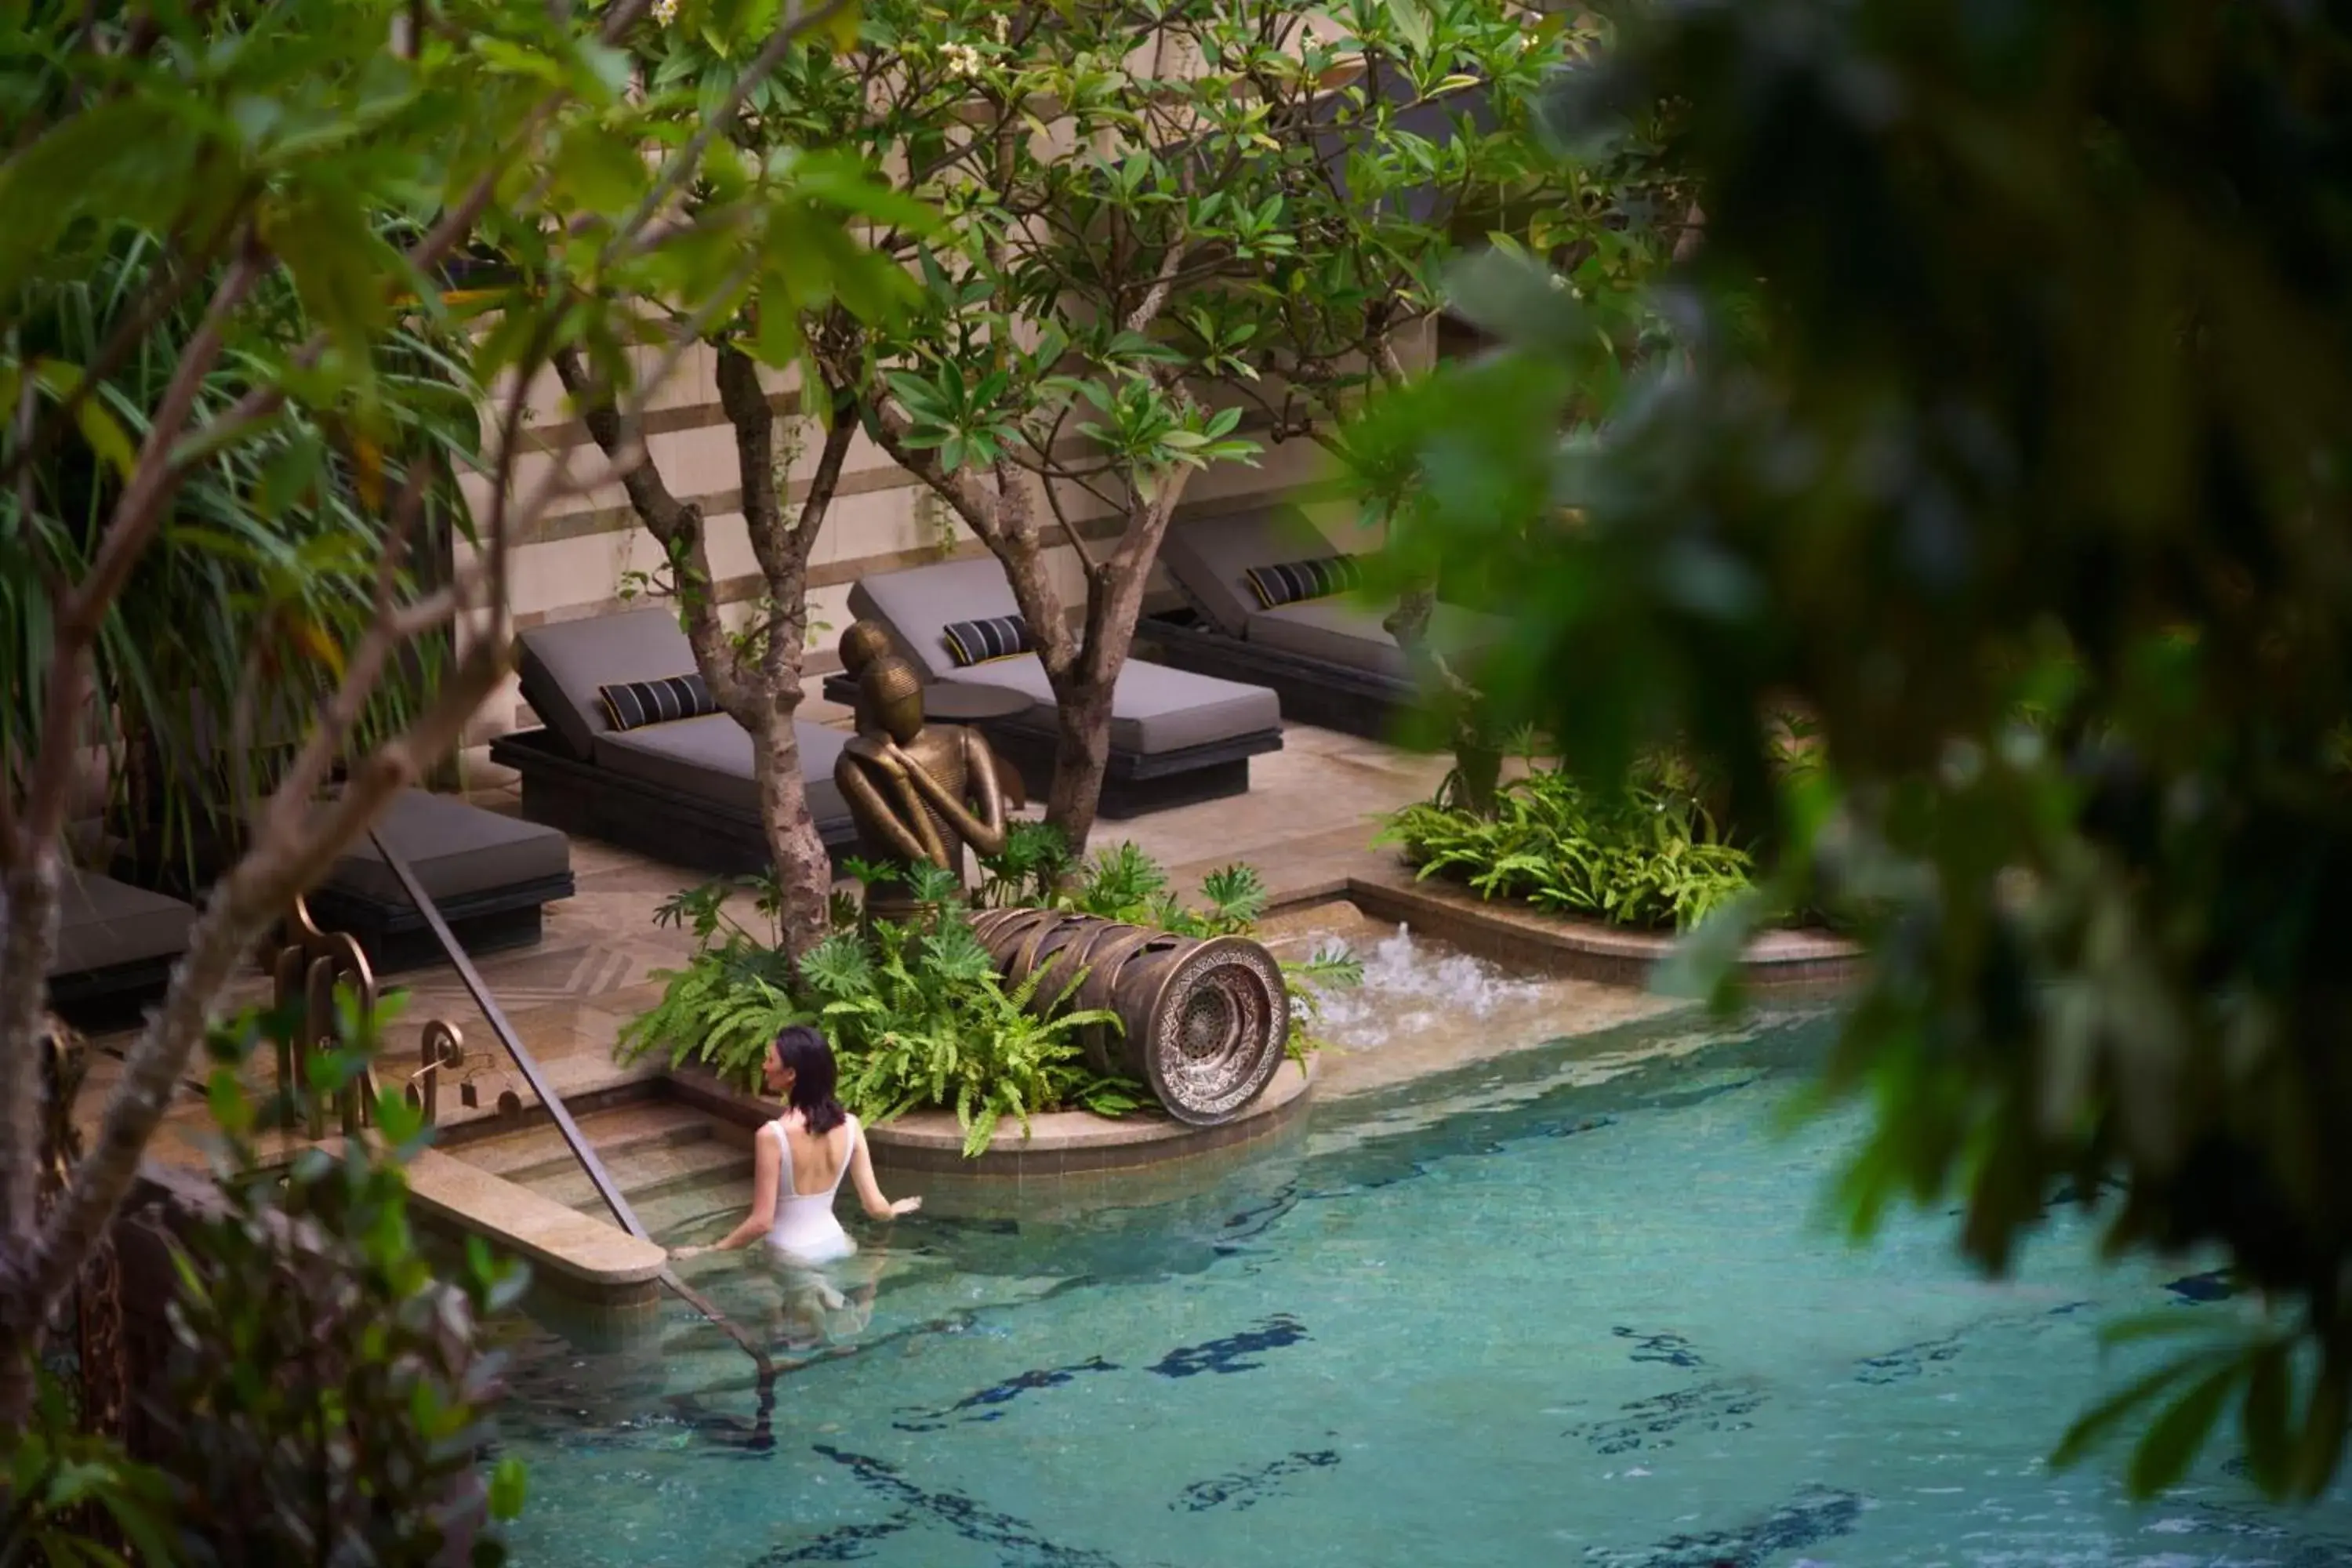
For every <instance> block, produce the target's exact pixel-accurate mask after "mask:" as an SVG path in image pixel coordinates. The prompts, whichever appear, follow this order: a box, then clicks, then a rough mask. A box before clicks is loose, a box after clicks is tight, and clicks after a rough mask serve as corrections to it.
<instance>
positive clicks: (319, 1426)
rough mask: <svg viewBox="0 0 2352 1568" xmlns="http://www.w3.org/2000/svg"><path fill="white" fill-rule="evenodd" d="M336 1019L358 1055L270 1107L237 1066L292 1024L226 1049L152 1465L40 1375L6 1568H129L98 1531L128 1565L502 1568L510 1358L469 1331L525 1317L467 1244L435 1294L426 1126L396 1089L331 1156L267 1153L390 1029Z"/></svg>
mask: <svg viewBox="0 0 2352 1568" xmlns="http://www.w3.org/2000/svg"><path fill="white" fill-rule="evenodd" d="M344 1000H345V1003H346V1006H345V1010H344V1016H343V1027H342V1031H341V1037H342V1038H343V1039H344V1040H345V1041H347V1042H349V1043H348V1044H347V1046H346V1047H344V1048H343V1049H341V1050H340V1051H338V1052H335V1053H333V1054H331V1055H321V1056H319V1057H315V1058H311V1060H310V1077H309V1079H307V1081H306V1083H305V1084H303V1085H300V1086H294V1087H292V1088H291V1089H289V1090H288V1091H286V1092H283V1093H278V1094H272V1095H270V1096H268V1097H267V1098H261V1097H257V1096H256V1095H255V1094H253V1093H252V1092H251V1091H249V1090H247V1088H246V1087H245V1081H246V1071H247V1064H248V1063H249V1062H250V1061H251V1060H252V1059H254V1058H257V1057H258V1058H261V1059H265V1060H266V1059H268V1058H269V1057H270V1056H271V1055H272V1054H273V1053H274V1052H275V1050H276V1048H277V1047H278V1045H279V1044H280V1043H282V1042H290V1041H291V1040H292V1039H293V1037H294V1035H295V1031H296V1025H297V1019H296V1018H295V1017H294V1016H292V1015H291V1014H290V1013H288V1012H284V1011H276V1012H262V1011H258V1010H254V1011H248V1012H246V1013H244V1014H241V1015H239V1016H237V1017H236V1018H234V1019H231V1020H229V1021H227V1022H226V1023H224V1024H222V1025H220V1026H216V1027H215V1030H214V1031H213V1034H212V1036H211V1038H210V1041H209V1045H210V1047H211V1055H212V1068H211V1072H210V1078H209V1081H208V1084H207V1089H208V1103H209V1104H210V1106H211V1109H212V1111H213V1119H214V1121H215V1125H216V1128H217V1130H218V1134H219V1139H218V1144H217V1147H216V1149H215V1154H214V1159H213V1167H212V1173H211V1174H212V1177H213V1183H212V1184H209V1185H207V1184H202V1183H199V1182H197V1181H196V1180H195V1179H194V1178H193V1177H190V1178H185V1179H184V1185H183V1190H182V1192H181V1194H180V1201H181V1202H182V1204H183V1205H184V1210H183V1214H182V1218H183V1220H184V1224H183V1225H182V1226H180V1227H179V1228H178V1231H177V1239H176V1242H175V1244H174V1251H173V1262H174V1265H175V1270H176V1273H177V1276H178V1285H177V1289H176V1290H175V1291H174V1293H173V1299H172V1300H171V1301H170V1302H169V1303H168V1307H167V1312H168V1318H169V1321H170V1325H171V1341H170V1345H169V1349H168V1351H167V1352H166V1354H165V1356H164V1359H163V1365H162V1366H161V1367H160V1368H159V1369H157V1371H158V1372H159V1373H160V1375H159V1376H158V1377H157V1379H156V1382H155V1384H154V1386H152V1387H151V1388H142V1389H141V1390H139V1391H137V1392H138V1394H139V1395H140V1397H141V1399H142V1403H143V1405H145V1408H146V1411H147V1413H148V1415H149V1416H150V1418H151V1419H152V1421H153V1422H154V1423H155V1424H156V1430H155V1431H154V1433H153V1435H152V1436H153V1439H154V1442H155V1444H156V1447H157V1452H156V1454H155V1455H154V1457H153V1462H152V1463H134V1462H132V1461H131V1459H130V1458H129V1457H128V1456H127V1454H126V1453H125V1452H124V1451H123V1449H122V1447H121V1445H120V1444H119V1443H118V1442H116V1441H114V1440H113V1439H111V1438H107V1437H100V1436H92V1435H90V1434H89V1433H88V1432H86V1431H82V1430H80V1429H79V1418H78V1417H77V1415H75V1413H74V1412H73V1411H71V1410H70V1409H69V1407H68V1401H67V1400H66V1399H65V1398H64V1396H63V1391H62V1390H61V1389H60V1388H58V1386H57V1385H56V1384H53V1383H49V1382H47V1379H46V1378H45V1380H44V1382H45V1386H44V1387H43V1389H42V1393H41V1397H40V1399H39V1402H38V1404H37V1408H36V1412H35V1419H34V1421H33V1423H32V1425H31V1426H28V1427H27V1428H26V1430H24V1431H21V1432H12V1433H0V1563H20V1562H31V1561H36V1560H37V1561H44V1562H47V1563H77V1564H89V1563H120V1562H122V1561H124V1559H123V1558H122V1557H121V1554H120V1553H119V1552H116V1551H115V1550H114V1549H113V1548H112V1547H110V1545H109V1544H108V1542H106V1541H105V1540H104V1539H102V1538H101V1537H104V1536H113V1537H116V1538H118V1539H119V1540H120V1541H121V1543H122V1544H124V1545H127V1546H128V1547H130V1548H131V1552H133V1554H134V1555H133V1557H132V1559H131V1560H133V1561H137V1562H142V1563H185V1564H194V1565H196V1568H204V1565H205V1564H214V1563H220V1564H229V1563H377V1564H383V1565H385V1568H428V1565H433V1564H439V1563H450V1562H467V1561H470V1562H473V1563H485V1564H489V1563H502V1562H504V1561H505V1560H506V1552H505V1547H504V1544H503V1542H501V1540H500V1539H499V1521H503V1520H506V1519H511V1518H512V1517H514V1515H515V1514H516V1513H517V1512H518V1511H519V1510H520V1508H521V1506H522V1501H523V1491H524V1477H523V1473H522V1469H521V1467H520V1463H519V1462H518V1461H516V1460H514V1459H512V1458H508V1459H504V1460H500V1461H499V1462H497V1463H496V1464H494V1465H490V1466H488V1467H487V1468H486V1467H485V1466H484V1464H483V1456H484V1455H485V1453H486V1452H487V1450H488V1447H489V1444H490V1441H491V1436H492V1434H491V1431H490V1428H489V1426H488V1424H487V1423H488V1415H489V1410H490V1407H491V1405H493V1404H494V1403H495V1401H496V1399H497V1397H498V1394H499V1378H498V1371H499V1362H498V1358H497V1357H496V1356H494V1355H492V1354H490V1353H488V1352H485V1351H483V1350H482V1349H481V1348H480V1347H479V1346H478V1344H477V1342H476V1337H475V1327H476V1325H477V1324H478V1322H480V1321H482V1319H483V1318H484V1317H485V1316H487V1315H488V1314H489V1313H492V1312H495V1311H498V1310H503V1309H504V1308H505V1307H507V1306H508V1305H509V1304H511V1303H512V1302H513V1301H514V1300H516V1298H517V1297H518V1296H519V1294H520V1291H521V1289H522V1287H523V1282H524V1276H523V1274H522V1271H521V1270H520V1268H519V1267H517V1266H516V1265H513V1264H511V1263H504V1262H499V1261H497V1260H494V1259H493V1258H491V1256H490V1254H489V1251H488V1248H487V1247H484V1246H483V1245H482V1244H481V1242H480V1241H479V1240H478V1238H477V1239H476V1240H474V1241H472V1242H470V1243H469V1244H468V1246H467V1253H466V1259H465V1262H464V1264H463V1266H462V1267H460V1268H457V1269H455V1270H452V1271H450V1273H449V1276H448V1277H447V1278H446V1279H436V1277H435V1273H434V1270H433V1268H431V1266H430V1265H429V1264H428V1263H427V1261H426V1259H425V1254H424V1252H423V1250H422V1248H421V1247H420V1245H419V1243H418V1241H417V1238H416V1237H415V1232H414V1231H413V1230H412V1228H411V1226H410V1217H409V1206H408V1181H407V1175H406V1172H405V1166H406V1163H407V1162H408V1161H409V1160H411V1159H413V1158H414V1157H415V1154H416V1153H417V1152H419V1151H420V1150H422V1149H423V1148H424V1147H425V1145H426V1144H427V1143H428V1142H430V1139H431V1129H429V1128H428V1127H426V1126H425V1123H424V1119H423V1114H422V1112H420V1111H419V1110H416V1109H415V1108H414V1107H412V1106H410V1105H409V1104H408V1102H407V1100H406V1099H405V1098H404V1093H403V1090H402V1087H401V1086H400V1085H398V1084H396V1083H395V1084H392V1085H389V1086H386V1087H383V1089H381V1090H380V1092H379V1093H378V1094H377V1095H376V1098H375V1100H373V1115H374V1127H373V1131H370V1132H368V1133H367V1134H365V1135H363V1136H361V1137H356V1138H352V1139H349V1140H347V1141H346V1142H345V1143H344V1146H343V1149H342V1152H341V1155H340V1156H336V1155H331V1154H330V1153H328V1152H326V1151H325V1150H322V1149H311V1150H308V1151H306V1152H303V1153H302V1154H301V1155H300V1156H299V1157H298V1158H296V1159H295V1160H293V1161H292V1162H291V1163H289V1164H286V1165H284V1166H282V1167H272V1166H268V1165H266V1164H264V1163H263V1162H262V1160H261V1157H260V1140H261V1139H262V1137H263V1136H264V1135H265V1134H268V1133H270V1132H274V1131H285V1130H287V1129H293V1128H299V1127H301V1126H302V1125H304V1123H305V1121H307V1120H308V1111H309V1109H310V1105H311V1104H312V1103H313V1102H315V1103H317V1104H320V1105H322V1106H328V1107H331V1106H333V1105H335V1104H336V1103H337V1100H338V1096H339V1095H340V1094H341V1090H342V1089H343V1088H344V1086H345V1085H346V1084H348V1083H350V1082H352V1080H353V1079H356V1078H357V1077H358V1076H359V1075H360V1074H361V1073H362V1071H364V1070H365V1068H366V1067H367V1064H368V1063H369V1061H370V1060H371V1059H372V1058H373V1056H374V1052H375V1046H376V1044H377V1042H378V1039H379V1036H378V1033H377V1031H378V1028H379V1026H380V1024H381V1022H382V1021H383V1014H382V1013H379V1014H377V1015H375V1016H367V1015H364V1014H362V1012H361V1011H360V1009H359V1008H358V1007H357V1006H356V1005H351V1004H350V999H349V997H348V994H346V996H345V998H344ZM93 1526H95V1527H96V1528H95V1530H93Z"/></svg>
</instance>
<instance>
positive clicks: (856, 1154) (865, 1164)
mask: <svg viewBox="0 0 2352 1568" xmlns="http://www.w3.org/2000/svg"><path fill="white" fill-rule="evenodd" d="M849 1178H850V1180H852V1181H854V1182H856V1184H857V1201H858V1203H859V1205H862V1206H863V1207H864V1208H865V1210H866V1214H867V1215H870V1216H872V1217H873V1218H875V1219H896V1218H898V1216H899V1215H902V1214H913V1213H914V1212H915V1211H916V1210H917V1209H919V1208H921V1207H922V1206H923V1200H922V1199H920V1198H900V1199H899V1200H898V1202H897V1203H895V1204H894V1203H892V1202H891V1201H890V1200H889V1199H888V1198H886V1197H884V1196H883V1195H882V1188H881V1185H880V1184H878V1183H877V1182H876V1181H875V1180H874V1157H873V1156H872V1155H870V1154H868V1153H867V1152H866V1128H865V1125H864V1124H863V1123H860V1124H859V1126H858V1128H857V1145H856V1148H854V1149H852V1150H850V1152H849Z"/></svg>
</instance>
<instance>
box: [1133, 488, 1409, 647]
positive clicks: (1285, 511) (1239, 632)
mask: <svg viewBox="0 0 2352 1568" xmlns="http://www.w3.org/2000/svg"><path fill="white" fill-rule="evenodd" d="M1334 548H1335V547H1334V546H1333V545H1332V544H1331V543H1330V542H1328V540H1326V539H1325V538H1324V537H1323V535H1322V533H1321V532H1320V531H1318V529H1317V528H1316V527H1315V525H1314V524H1313V523H1311V522H1309V521H1307V514H1306V513H1304V512H1302V511H1300V510H1298V509H1297V507H1293V506H1280V507H1266V508H1262V509H1259V510H1251V511H1237V512H1230V513H1228V514H1226V515H1225V516H1223V517H1201V518H1185V519H1182V520H1181V521H1178V522H1176V523H1174V524H1173V525H1172V526H1171V527H1170V528H1169V530H1168V536H1167V538H1165V539H1163V540H1161V541H1160V565H1162V566H1164V567H1166V568H1167V570H1168V574H1169V575H1170V576H1171V577H1173V578H1174V579H1176V585H1177V586H1178V587H1179V588H1181V589H1182V590H1183V591H1184V596H1185V597H1186V598H1188V599H1190V600H1192V603H1193V604H1194V605H1197V606H1198V607H1199V608H1200V610H1201V611H1202V614H1204V615H1206V616H1208V617H1209V619H1210V621H1211V622H1212V623H1213V625H1214V626H1216V628H1217V630H1219V631H1221V632H1223V633H1224V634H1225V635H1226V636H1227V637H1245V636H1247V635H1248V633H1247V627H1248V625H1249V618H1250V617H1251V616H1255V615H1257V614H1259V613H1260V606H1259V605H1258V600H1257V595H1256V594H1255V593H1254V592H1252V591H1251V589H1250V585H1249V570H1250V568H1251V567H1253V566H1274V565H1278V564H1280V563H1283V562H1285V561H1298V560H1304V559H1307V558H1308V557H1312V556H1318V555H1328V554H1331V553H1332V552H1333V551H1334ZM1375 618H1377V617H1375Z"/></svg>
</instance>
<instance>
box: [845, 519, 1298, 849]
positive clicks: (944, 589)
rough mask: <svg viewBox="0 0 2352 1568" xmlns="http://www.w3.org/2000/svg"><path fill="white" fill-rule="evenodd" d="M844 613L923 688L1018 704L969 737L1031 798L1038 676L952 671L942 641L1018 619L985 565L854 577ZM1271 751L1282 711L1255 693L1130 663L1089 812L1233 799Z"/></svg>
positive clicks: (1039, 752)
mask: <svg viewBox="0 0 2352 1568" xmlns="http://www.w3.org/2000/svg"><path fill="white" fill-rule="evenodd" d="M849 607H850V610H851V612H852V613H853V614H855V615H857V616H864V617H870V618H871V619H874V620H877V621H879V622H881V623H882V625H884V626H887V627H888V628H889V631H890V635H891V638H892V640H893V641H894V642H895V643H896V644H897V645H898V649H899V651H900V652H901V653H903V654H905V655H906V656H907V658H909V659H910V660H912V661H913V663H914V665H915V668H916V669H917V670H919V672H920V673H921V675H922V677H923V679H924V680H925V681H926V682H929V683H945V684H950V685H974V686H993V687H1001V688H1005V689H1011V690H1013V691H1017V692H1020V693H1021V694H1022V695H1024V696H1025V697H1028V698H1029V699H1030V700H1031V706H1030V708H1029V709H1028V710H1027V711H1025V712H1022V713H1016V714H1015V715H1013V717H1011V718H1009V719H1003V720H991V721H982V723H981V724H980V725H979V726H978V727H979V728H980V729H982V731H985V732H986V733H987V735H988V737H989V740H990V742H992V744H993V745H994V746H995V748H996V750H997V751H998V752H1000V753H1001V754H1002V755H1003V756H1004V757H1005V758H1006V759H1007V760H1008V761H1010V762H1011V763H1013V765H1014V766H1015V767H1017V768H1019V769H1020V770H1021V773H1022V775H1023V777H1024V780H1025V781H1026V782H1027V784H1028V785H1029V791H1030V794H1031V795H1033V796H1040V797H1042V795H1044V793H1045V784H1046V783H1047V781H1048V780H1050V779H1051V778H1052V776H1053V770H1054V749H1055V740H1056V738H1057V736H1058V734H1059V726H1058V723H1057V721H1056V720H1055V711H1054V693H1053V688H1052V687H1051V685H1050V684H1048V682H1047V681H1046V679H1045V666H1044V664H1043V663H1041V662H1040V661H1039V659H1038V658H1037V656H1036V655H1035V654H1034V653H1025V652H1024V653H1016V654H1013V655H1012V656H1011V657H1009V658H990V659H983V660H982V661H980V662H977V663H971V664H963V663H960V662H959V661H958V658H957V655H956V652H955V650H954V648H953V647H952V646H951V645H950V641H949V638H948V635H947V631H948V628H949V627H950V626H954V625H957V624H959V623H965V622H972V621H980V620H988V619H992V618H995V617H1002V616H1017V615H1018V614H1019V606H1018V605H1017V604H1016V603H1015V602H1014V600H1013V588H1012V585H1011V584H1008V583H1007V582H1006V581H1005V580H1004V572H1003V568H1002V567H1000V566H999V565H998V564H997V563H996V562H995V560H994V559H993V558H989V557H983V558H980V559H975V560H969V561H945V562H941V563H939V564H937V565H933V566H918V567H915V568H913V569H912V570H909V571H905V572H892V573H888V574H883V575H879V576H874V577H867V578H865V579H863V580H861V581H860V582H859V583H858V584H856V586H855V587H853V588H852V589H851V590H850V593H849ZM826 691H827V694H828V695H830V696H834V697H835V700H841V701H849V700H853V699H854V696H855V693H854V691H852V690H851V689H850V688H849V686H848V684H847V682H846V681H845V680H843V679H840V678H838V677H836V678H835V679H834V680H833V681H832V682H829V683H828V685H827V687H826ZM1281 748H1282V709H1281V705H1280V703H1279V702H1278V701H1276V698H1275V694H1274V693H1273V692H1271V691H1269V690H1267V689H1265V688H1264V687H1262V686H1252V685H1246V684H1243V683H1241V682H1237V681H1232V680H1221V679H1213V678H1211V677H1209V676H1205V675H1195V674H1192V673H1190V672H1188V671H1185V670H1181V669H1171V668H1168V667H1167V666H1165V665H1159V664H1152V663H1149V662H1147V661H1144V660H1141V659H1135V658H1130V659H1129V660H1128V663H1127V667H1126V668H1124V669H1122V670H1121V671H1120V672H1119V677H1118V685H1117V687H1116V688H1115V689H1113V692H1112V697H1111V721H1110V763H1109V766H1108V771H1107V773H1106V776H1105V779H1104V784H1103V794H1102V804H1101V805H1100V807H1099V809H1100V812H1101V814H1102V815H1103V816H1106V817H1110V818H1114V819H1116V818H1119V817H1128V816H1140V815H1142V814H1143V813H1145V812H1150V811H1159V810H1162V809H1165V808H1167V807H1169V806H1174V805H1189V804H1191V803H1192V802H1194V801H1202V800H1216V799H1221V798H1223V797H1224V796H1227V795H1242V794H1244V793H1246V792H1247V791H1248V789H1249V759H1250V758H1252V757H1254V756H1257V755H1260V754H1262V753H1264V752H1274V751H1279V750H1281Z"/></svg>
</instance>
